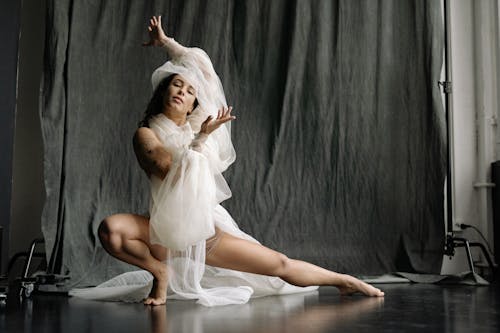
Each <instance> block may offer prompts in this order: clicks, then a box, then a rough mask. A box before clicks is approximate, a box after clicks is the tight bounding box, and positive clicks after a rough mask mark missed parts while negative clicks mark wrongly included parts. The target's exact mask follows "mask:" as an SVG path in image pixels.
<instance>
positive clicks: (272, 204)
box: [40, 0, 446, 286]
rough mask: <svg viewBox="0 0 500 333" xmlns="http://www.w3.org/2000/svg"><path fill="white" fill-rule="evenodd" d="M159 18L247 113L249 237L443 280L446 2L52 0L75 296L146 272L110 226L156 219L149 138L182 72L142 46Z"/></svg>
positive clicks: (45, 119) (244, 215)
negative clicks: (164, 72)
mask: <svg viewBox="0 0 500 333" xmlns="http://www.w3.org/2000/svg"><path fill="white" fill-rule="evenodd" d="M155 14H161V15H162V17H163V21H164V28H165V30H166V32H167V34H168V35H169V36H173V37H175V38H176V39H177V40H178V41H179V42H181V43H182V44H184V45H186V46H198V47H201V48H203V49H204V50H205V51H206V52H207V53H208V55H209V56H210V57H211V59H212V62H213V63H214V67H215V69H216V71H217V72H218V74H219V76H220V77H221V80H222V82H223V85H224V88H225V91H226V97H227V99H228V104H230V105H233V106H234V114H235V115H236V116H237V119H236V120H235V121H234V123H233V125H232V131H233V132H232V135H233V142H234V145H235V148H236V153H237V160H236V162H235V164H233V166H232V167H231V168H230V169H229V170H228V171H227V172H226V174H225V175H226V179H227V180H228V182H229V185H230V187H231V190H232V192H233V197H232V199H230V200H228V201H226V202H224V206H225V207H226V208H227V209H228V211H229V212H230V213H231V214H232V216H233V218H234V219H235V220H236V222H237V223H238V224H239V226H240V227H241V228H242V229H243V230H245V231H246V232H248V233H249V234H251V235H252V236H254V237H255V238H257V239H258V240H260V241H261V242H262V243H264V244H265V245H267V246H270V247H271V248H274V249H277V250H279V251H283V252H284V253H286V254H287V255H288V256H289V257H294V258H301V259H305V260H308V261H311V262H313V263H316V264H319V265H321V266H324V267H327V268H329V269H333V270H337V271H342V272H348V273H359V274H378V273H385V272H390V271H395V270H399V271H416V272H430V273H437V272H439V270H440V267H441V260H442V248H443V239H444V222H443V215H444V214H443V185H444V178H445V157H446V156H445V122H444V111H443V108H442V103H441V96H440V92H439V90H438V86H437V81H438V80H439V75H440V70H441V66H442V48H443V40H442V35H443V34H442V32H443V31H442V18H441V7H440V3H439V2H437V1H418V2H416V1H400V0H393V1H390V0H384V1H348V0H337V1H330V0H325V1H298V0H296V1H290V0H273V1H267V0H255V1H223V0H217V1H193V0H186V1H138V0H136V1H126V2H124V1H118V0H116V1H96V0H95V1H69V0H68V1H54V0H49V1H47V13H46V15H47V31H46V43H45V49H46V50H45V70H44V83H43V93H42V103H41V110H40V114H41V119H42V131H43V138H44V147H45V155H44V156H45V162H44V163H45V186H46V194H47V200H46V204H45V209H44V213H43V217H42V228H43V232H44V236H45V240H46V248H47V252H48V255H51V254H52V253H53V252H54V253H57V255H54V256H52V258H53V259H57V260H53V263H54V266H55V267H59V268H60V270H61V271H62V272H69V274H70V275H71V277H72V284H73V285H79V286H83V285H92V284H97V283H99V282H102V281H103V280H105V279H108V278H111V277H113V276H115V275H117V274H118V273H121V272H123V271H125V270H130V269H133V268H132V267H131V266H128V265H126V264H123V263H120V262H119V261H117V260H115V259H114V258H112V257H110V256H109V255H108V254H106V253H105V251H104V250H103V249H102V247H101V246H100V244H99V241H98V239H97V237H96V231H97V227H98V225H99V223H100V221H101V220H102V219H104V218H105V217H106V216H108V215H111V214H115V213H136V214H147V207H148V202H149V189H148V180H147V178H146V176H145V175H144V174H143V173H142V171H141V170H140V168H139V166H138V164H137V162H136V160H135V156H134V153H133V149H132V136H133V133H134V131H135V129H136V126H137V123H138V121H139V120H140V119H141V116H142V113H143V111H144V109H145V107H146V105H147V102H148V100H149V98H150V96H151V83H150V75H151V73H152V71H153V70H154V69H155V68H156V67H157V66H159V65H161V64H162V63H163V62H164V61H165V60H166V55H165V54H164V52H163V51H162V50H160V49H154V48H144V47H141V42H143V41H145V40H146V39H147V34H146V27H147V20H148V19H149V17H150V16H151V15H155ZM56 235H59V236H58V237H56Z"/></svg>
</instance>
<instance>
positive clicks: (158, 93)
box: [139, 74, 198, 127]
mask: <svg viewBox="0 0 500 333" xmlns="http://www.w3.org/2000/svg"><path fill="white" fill-rule="evenodd" d="M175 75H176V74H172V75H169V76H167V77H166V78H164V79H163V80H161V81H160V83H159V84H158V86H157V87H156V89H155V91H154V92H153V97H151V100H150V101H149V103H148V106H147V108H146V111H144V117H143V118H142V120H141V121H140V122H139V127H149V121H150V120H151V118H152V117H153V116H156V115H157V114H160V113H162V111H163V100H164V97H165V93H166V92H167V89H168V86H169V85H170V82H172V79H173V78H174V76H175ZM197 106H198V100H197V99H196V100H195V101H194V106H193V110H194V109H195V108H196V107H197Z"/></svg>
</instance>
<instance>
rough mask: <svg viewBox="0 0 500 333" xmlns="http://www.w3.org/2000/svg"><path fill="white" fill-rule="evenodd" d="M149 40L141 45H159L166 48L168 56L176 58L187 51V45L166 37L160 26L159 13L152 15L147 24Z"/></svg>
mask: <svg viewBox="0 0 500 333" xmlns="http://www.w3.org/2000/svg"><path fill="white" fill-rule="evenodd" d="M148 32H149V42H146V43H142V45H143V46H161V47H163V48H165V49H166V50H167V54H168V56H169V57H170V58H178V57H180V56H182V55H183V54H185V53H186V52H187V47H185V46H182V45H181V44H179V43H178V42H176V41H175V40H174V39H173V38H170V37H167V35H165V32H164V31H163V28H162V27H161V15H160V16H158V17H157V16H153V17H151V19H150V20H149V26H148Z"/></svg>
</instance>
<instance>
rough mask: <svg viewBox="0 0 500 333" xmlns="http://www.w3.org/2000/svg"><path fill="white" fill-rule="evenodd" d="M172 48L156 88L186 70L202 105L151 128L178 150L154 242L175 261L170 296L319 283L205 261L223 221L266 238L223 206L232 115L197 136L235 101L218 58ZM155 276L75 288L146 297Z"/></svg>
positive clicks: (121, 297) (243, 296)
mask: <svg viewBox="0 0 500 333" xmlns="http://www.w3.org/2000/svg"><path fill="white" fill-rule="evenodd" d="M165 49H166V50H167V52H168V54H169V56H170V57H171V58H172V59H171V61H168V62H166V63H165V64H164V65H162V66H160V67H159V68H158V69H156V70H155V71H154V73H153V75H152V83H153V88H155V87H157V86H158V84H159V83H160V82H161V80H163V79H165V78H166V77H168V76H169V75H172V73H177V74H181V75H182V76H183V77H185V78H186V79H187V80H188V81H189V83H190V84H191V85H193V87H195V89H196V98H197V101H198V104H199V105H198V107H197V108H196V109H195V110H194V111H193V112H192V113H191V115H190V116H189V117H188V122H186V124H185V125H183V126H177V125H176V124H175V123H174V122H173V121H171V120H170V119H168V118H167V117H166V116H165V115H163V114H159V115H156V116H154V117H153V118H152V119H151V120H150V121H149V124H150V127H151V129H152V130H153V131H154V132H155V133H156V135H157V136H158V138H159V139H160V140H161V141H162V142H163V144H164V145H165V147H166V149H167V150H168V151H169V152H170V153H171V154H172V160H173V161H172V162H173V163H172V166H171V168H170V170H169V172H168V175H167V176H166V177H165V179H163V180H161V179H159V178H157V177H155V176H151V205H150V216H151V218H150V235H151V236H150V237H151V242H152V243H155V244H161V245H163V246H165V247H167V248H169V249H172V250H175V251H169V252H170V254H169V257H168V259H167V263H166V264H167V267H168V273H169V290H168V297H169V298H170V299H197V300H198V303H200V304H203V305H206V306H215V305H226V304H242V303H246V302H247V301H248V299H249V298H250V297H260V296H266V295H279V294H290V293H297V292H304V291H310V290H314V289H316V288H317V287H307V288H299V287H295V286H292V285H290V284H288V283H286V282H284V281H283V280H281V279H280V278H277V277H269V276H264V275H256V274H250V273H242V272H237V271H232V270H228V269H221V268H215V267H210V266H207V265H205V249H206V242H205V241H206V239H208V238H210V237H211V236H213V235H214V232H215V227H218V228H219V229H221V230H222V231H224V232H227V233H229V234H231V235H234V236H236V237H239V238H242V239H246V240H249V241H252V242H255V243H258V242H257V241H256V240H255V239H253V238H252V237H250V236H249V235H247V234H245V233H244V232H242V231H241V230H240V229H239V228H238V226H237V225H236V223H235V222H234V221H233V219H232V217H231V215H229V213H228V212H227V211H226V210H225V209H224V208H223V207H222V206H221V205H220V203H221V202H222V201H223V200H226V199H227V198H229V197H230V196H231V191H230V189H229V187H228V185H227V183H226V181H225V179H224V177H223V176H222V172H224V171H225V170H226V169H227V168H228V167H229V165H231V164H232V163H233V162H234V160H235V157H236V154H235V151H234V147H233V144H232V141H231V131H230V123H229V122H227V123H225V124H224V125H222V126H220V127H219V128H218V129H217V130H215V131H213V132H212V133H211V134H210V135H209V136H208V137H206V136H205V137H203V136H201V137H195V135H194V133H193V131H195V132H199V130H200V125H201V123H202V122H203V121H204V120H205V119H206V118H207V116H208V115H212V116H214V117H216V116H217V111H218V110H219V109H220V108H221V107H227V103H226V99H225V96H224V91H223V88H222V84H221V82H220V79H219V77H218V76H217V74H216V72H215V70H214V68H213V66H212V62H211V61H210V58H209V57H208V55H207V54H206V53H205V51H203V50H201V49H199V48H187V47H184V46H182V45H180V44H179V43H177V42H176V41H175V40H173V39H172V38H169V39H168V40H167V41H166V44H165ZM152 280H153V277H152V276H151V274H150V273H149V272H146V271H136V272H129V273H124V274H122V275H120V276H117V277H115V278H113V279H111V280H109V281H107V282H104V283H103V284H101V285H99V286H97V287H95V288H86V289H73V290H71V291H70V293H69V294H70V295H72V296H78V297H82V298H86V299H94V300H114V301H128V302H130V301H132V302H135V301H141V300H142V299H144V298H145V297H147V296H148V294H149V291H150V289H151V287H152Z"/></svg>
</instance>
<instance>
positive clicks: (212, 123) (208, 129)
mask: <svg viewBox="0 0 500 333" xmlns="http://www.w3.org/2000/svg"><path fill="white" fill-rule="evenodd" d="M231 111H233V107H232V106H230V107H228V108H225V107H222V108H220V109H219V111H218V112H217V118H215V119H214V120H212V118H213V117H212V116H208V118H207V119H206V120H205V121H204V122H203V123H202V124H201V129H200V133H204V134H210V133H212V132H213V131H215V130H216V129H217V128H219V127H220V125H222V124H224V123H226V122H228V121H231V120H234V119H236V117H235V116H232V115H231Z"/></svg>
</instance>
